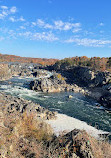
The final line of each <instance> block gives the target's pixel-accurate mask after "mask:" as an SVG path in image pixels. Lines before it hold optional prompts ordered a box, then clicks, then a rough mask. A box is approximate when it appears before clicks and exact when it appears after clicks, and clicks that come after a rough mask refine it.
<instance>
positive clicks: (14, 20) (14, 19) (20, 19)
mask: <svg viewBox="0 0 111 158" xmlns="http://www.w3.org/2000/svg"><path fill="white" fill-rule="evenodd" d="M9 20H10V21H11V22H18V21H21V22H24V21H25V19H24V18H23V16H21V17H20V18H18V19H17V18H15V17H9Z"/></svg>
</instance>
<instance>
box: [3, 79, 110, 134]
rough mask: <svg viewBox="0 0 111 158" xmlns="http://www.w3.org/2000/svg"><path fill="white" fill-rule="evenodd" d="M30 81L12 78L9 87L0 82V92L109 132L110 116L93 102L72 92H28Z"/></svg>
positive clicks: (5, 83) (6, 82) (6, 83)
mask: <svg viewBox="0 0 111 158" xmlns="http://www.w3.org/2000/svg"><path fill="white" fill-rule="evenodd" d="M30 80H32V79H31V78H18V77H14V78H12V79H10V80H9V82H11V83H12V84H10V85H9V84H8V81H5V82H1V83H0V91H4V92H6V93H8V94H11V95H13V96H19V97H23V98H25V99H28V100H32V101H33V102H35V103H39V104H40V105H41V106H43V107H46V108H48V109H49V110H54V111H55V110H56V111H58V112H59V113H64V114H67V115H68V116H72V117H74V118H77V119H79V120H82V121H85V122H87V123H88V124H90V125H92V126H96V127H97V128H98V129H102V130H105V131H109V132H111V114H108V113H106V112H105V111H104V110H102V109H98V108H97V107H96V101H95V100H93V99H91V98H88V97H85V96H83V95H81V94H79V93H73V92H61V93H50V94H47V93H38V92H34V91H32V90H29V87H28V84H27V83H29V82H30ZM68 95H72V96H73V98H71V99H69V98H68Z"/></svg>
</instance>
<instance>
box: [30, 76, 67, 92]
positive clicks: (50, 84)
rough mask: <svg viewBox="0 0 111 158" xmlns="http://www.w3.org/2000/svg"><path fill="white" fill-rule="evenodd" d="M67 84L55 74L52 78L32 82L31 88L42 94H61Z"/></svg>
mask: <svg viewBox="0 0 111 158" xmlns="http://www.w3.org/2000/svg"><path fill="white" fill-rule="evenodd" d="M65 85H66V82H65V80H63V79H62V78H58V75H57V76H56V75H55V74H54V75H53V76H51V77H50V78H39V79H36V80H34V81H31V83H30V88H31V89H32V90H36V91H42V92H60V91H63V89H65Z"/></svg>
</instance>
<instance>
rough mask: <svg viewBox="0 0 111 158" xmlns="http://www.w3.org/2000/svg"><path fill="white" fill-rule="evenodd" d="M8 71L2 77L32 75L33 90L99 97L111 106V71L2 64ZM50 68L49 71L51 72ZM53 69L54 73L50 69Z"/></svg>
mask: <svg viewBox="0 0 111 158" xmlns="http://www.w3.org/2000/svg"><path fill="white" fill-rule="evenodd" d="M2 67H4V71H5V73H4V74H2V77H1V78H0V80H6V79H8V78H11V77H12V76H15V75H18V76H20V77H32V78H35V80H33V81H31V82H30V89H32V90H35V91H41V92H48V93H50V92H62V91H73V92H75V93H82V94H83V95H87V96H89V97H92V98H94V99H95V100H97V101H98V102H99V103H100V104H101V105H102V106H104V107H105V108H109V109H110V108H111V73H110V72H107V71H105V72H99V71H98V72H97V71H93V70H92V69H89V68H87V67H78V66H75V67H74V66H73V67H69V68H66V69H56V68H55V67H54V66H50V67H42V66H40V65H37V64H20V63H18V64H16V63H12V64H8V65H7V64H6V65H3V64H1V69H2ZM47 70H48V71H47ZM49 71H50V72H49Z"/></svg>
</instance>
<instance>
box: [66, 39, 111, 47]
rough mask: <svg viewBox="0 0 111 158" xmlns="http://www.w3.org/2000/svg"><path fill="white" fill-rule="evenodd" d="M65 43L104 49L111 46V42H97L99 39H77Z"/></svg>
mask: <svg viewBox="0 0 111 158" xmlns="http://www.w3.org/2000/svg"><path fill="white" fill-rule="evenodd" d="M65 43H74V44H77V45H79V46H80V45H81V46H87V47H104V46H105V45H108V44H111V40H97V39H88V38H83V39H79V38H75V39H72V38H71V39H68V40H66V41H65Z"/></svg>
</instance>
